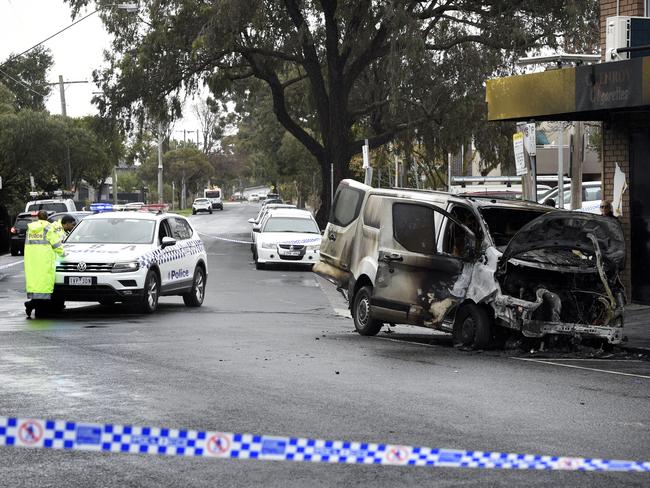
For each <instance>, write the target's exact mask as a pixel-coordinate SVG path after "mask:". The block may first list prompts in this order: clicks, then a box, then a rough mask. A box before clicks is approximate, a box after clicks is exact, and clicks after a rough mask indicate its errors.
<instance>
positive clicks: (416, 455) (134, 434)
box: [0, 417, 650, 473]
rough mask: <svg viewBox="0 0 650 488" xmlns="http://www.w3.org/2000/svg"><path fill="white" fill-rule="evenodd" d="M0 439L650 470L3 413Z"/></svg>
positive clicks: (308, 458) (179, 451)
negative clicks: (46, 418) (11, 415)
mask: <svg viewBox="0 0 650 488" xmlns="http://www.w3.org/2000/svg"><path fill="white" fill-rule="evenodd" d="M0 446H15V447H31V448H43V449H69V450H80V451H98V452H114V453H131V454H158V455H165V456H184V457H214V458H230V459H259V460H269V461H303V462H315V463H346V464H381V465H398V466H429V467H436V466H437V467H455V468H491V469H536V470H569V471H628V472H646V473H647V472H650V462H643V461H623V460H610V459H589V458H580V457H559V456H538V455H532V454H512V453H502V452H485V451H463V450H454V449H436V448H430V447H412V446H401V445H392V444H372V443H361V442H347V441H328V440H320V439H307V438H298V437H278V436H266V435H253V434H235V433H228V432H213V431H197V430H177V429H165V428H159V427H136V426H130V425H116V424H92V423H81V422H67V421H63V420H41V419H30V418H16V417H0Z"/></svg>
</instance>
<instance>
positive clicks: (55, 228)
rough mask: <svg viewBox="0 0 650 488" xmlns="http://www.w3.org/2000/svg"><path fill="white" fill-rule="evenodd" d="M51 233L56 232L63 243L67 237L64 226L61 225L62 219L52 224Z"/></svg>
mask: <svg viewBox="0 0 650 488" xmlns="http://www.w3.org/2000/svg"><path fill="white" fill-rule="evenodd" d="M50 232H54V233H56V234H58V236H59V239H60V240H61V241H62V240H63V239H65V237H66V232H65V230H64V229H63V224H62V223H61V219H59V220H55V221H54V222H52V223H51V224H50Z"/></svg>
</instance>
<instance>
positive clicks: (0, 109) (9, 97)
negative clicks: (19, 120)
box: [0, 83, 16, 114]
mask: <svg viewBox="0 0 650 488" xmlns="http://www.w3.org/2000/svg"><path fill="white" fill-rule="evenodd" d="M15 101H16V95H14V94H13V92H12V91H11V90H10V89H9V88H8V87H7V86H5V85H4V84H2V83H0V114H6V113H11V112H14V111H15V110H14V103H15Z"/></svg>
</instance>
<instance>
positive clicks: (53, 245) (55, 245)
mask: <svg viewBox="0 0 650 488" xmlns="http://www.w3.org/2000/svg"><path fill="white" fill-rule="evenodd" d="M52 247H53V248H54V249H56V248H57V247H61V243H60V242H57V243H56V244H52Z"/></svg>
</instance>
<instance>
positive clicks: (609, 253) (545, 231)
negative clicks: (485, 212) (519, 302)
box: [499, 210, 625, 270]
mask: <svg viewBox="0 0 650 488" xmlns="http://www.w3.org/2000/svg"><path fill="white" fill-rule="evenodd" d="M589 235H593V236H594V237H595V238H596V240H597V241H598V246H599V247H600V252H601V254H602V258H603V260H604V261H605V263H607V264H608V265H609V266H613V267H615V268H616V269H617V270H621V269H623V266H624V265H625V238H624V236H623V229H622V227H621V224H620V222H619V221H618V219H615V218H613V217H603V216H600V215H594V214H590V213H585V212H577V211H562V210H560V211H556V212H548V213H546V214H544V215H542V216H540V217H538V218H536V219H535V220H532V221H530V222H529V223H528V224H526V225H525V226H523V227H522V228H521V229H520V230H519V232H517V234H515V236H514V237H513V238H512V239H511V240H510V242H509V243H508V247H506V249H505V250H504V251H503V256H502V257H501V260H500V261H499V268H500V269H501V270H503V269H504V267H505V266H506V263H507V262H508V261H509V260H510V259H511V258H513V257H517V256H519V255H521V254H523V253H526V252H529V251H535V250H538V249H545V250H550V249H576V250H582V251H584V252H586V253H588V254H594V244H593V242H592V240H591V239H590V238H589V237H588V236H589Z"/></svg>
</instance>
